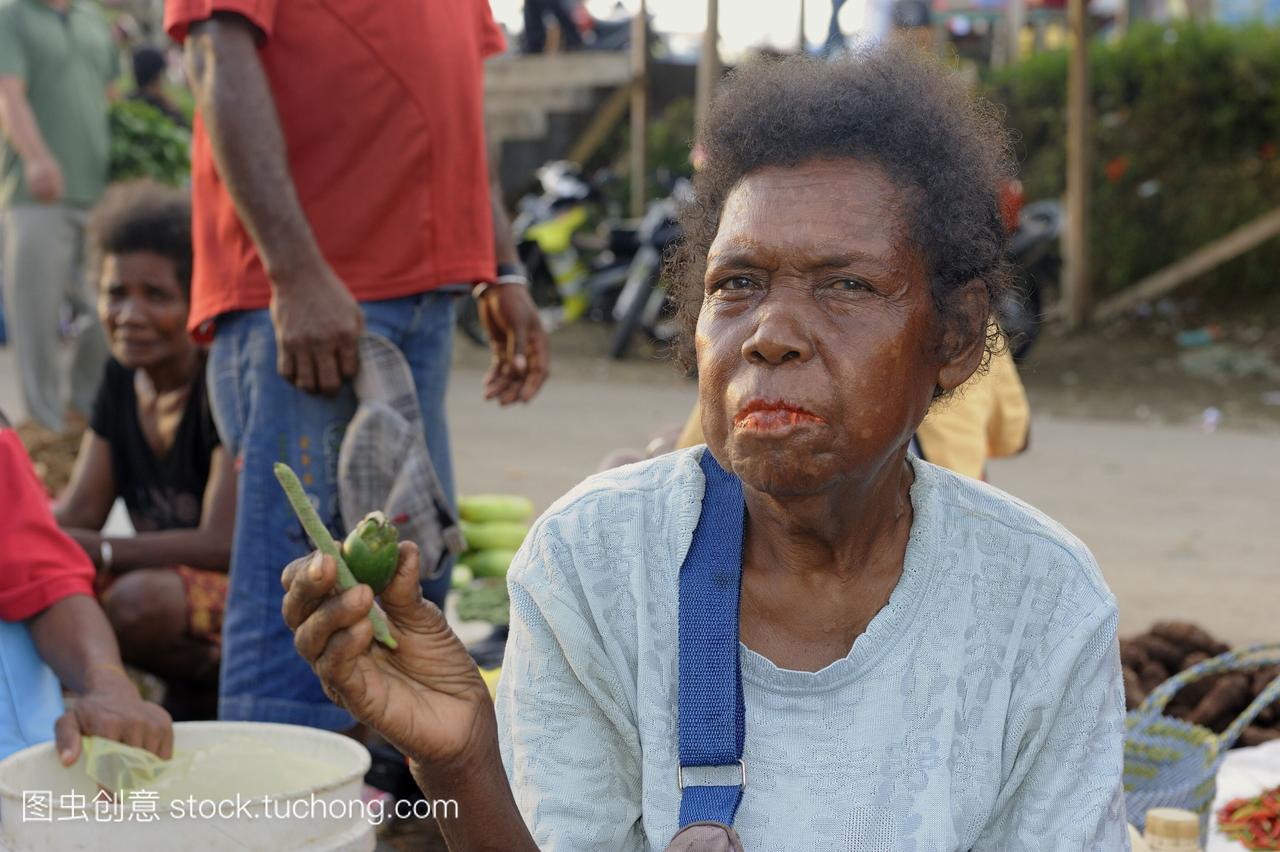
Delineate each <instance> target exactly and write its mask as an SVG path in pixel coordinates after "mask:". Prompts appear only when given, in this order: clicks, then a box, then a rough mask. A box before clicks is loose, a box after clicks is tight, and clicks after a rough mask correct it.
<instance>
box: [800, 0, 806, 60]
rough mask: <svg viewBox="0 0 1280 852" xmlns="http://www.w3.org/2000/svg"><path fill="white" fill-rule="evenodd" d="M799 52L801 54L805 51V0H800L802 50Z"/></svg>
mask: <svg viewBox="0 0 1280 852" xmlns="http://www.w3.org/2000/svg"><path fill="white" fill-rule="evenodd" d="M799 52H800V53H801V54H803V53H804V52H805V51H804V0H800V50H799Z"/></svg>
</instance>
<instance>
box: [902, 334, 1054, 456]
mask: <svg viewBox="0 0 1280 852" xmlns="http://www.w3.org/2000/svg"><path fill="white" fill-rule="evenodd" d="M1030 429H1031V407H1030V406H1029V405H1028V403H1027V394H1026V391H1024V390H1023V387H1022V380H1021V379H1019V378H1018V368H1017V367H1016V366H1015V365H1014V361H1013V355H1012V354H1011V353H1010V351H1009V349H1008V347H1007V346H1005V347H1004V348H1002V349H999V350H998V354H996V355H994V356H992V358H991V363H990V364H989V365H988V369H987V372H985V373H978V374H977V375H975V376H974V377H973V378H972V379H970V380H969V381H968V382H966V383H965V384H964V385H963V386H962V387H960V388H959V389H958V390H957V391H956V392H955V396H954V397H953V398H951V399H949V400H943V401H941V402H940V403H939V404H937V405H935V406H934V407H933V408H931V409H930V410H929V413H928V415H926V416H925V418H924V422H923V423H921V424H920V428H918V429H917V430H916V437H915V449H916V451H917V454H918V455H919V456H920V457H921V458H923V459H924V460H925V461H930V462H933V463H934V464H936V465H941V466H942V467H945V468H947V469H949V470H954V471H955V472H956V473H961V474H964V475H965V476H968V477H972V478H973V479H982V480H985V479H986V478H987V461H988V460H989V459H999V458H1006V457H1008V456H1015V455H1017V454H1019V453H1021V452H1022V451H1024V450H1025V449H1026V448H1027V440H1028V437H1029V434H1030Z"/></svg>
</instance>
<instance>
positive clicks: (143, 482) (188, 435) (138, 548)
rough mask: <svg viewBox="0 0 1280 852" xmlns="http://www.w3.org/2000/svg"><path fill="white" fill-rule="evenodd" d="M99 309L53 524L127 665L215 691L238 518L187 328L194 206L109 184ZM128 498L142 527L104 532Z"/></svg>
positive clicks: (165, 194) (158, 191)
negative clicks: (76, 445)
mask: <svg viewBox="0 0 1280 852" xmlns="http://www.w3.org/2000/svg"><path fill="white" fill-rule="evenodd" d="M90 238H91V245H92V247H93V249H94V251H95V253H96V256H97V260H98V264H99V266H98V269H99V271H100V274H101V278H100V284H99V294H98V315H99V317H100V318H101V320H102V324H103V326H104V328H105V330H106V333H107V339H108V341H109V343H110V346H111V356H112V357H111V359H110V360H109V361H108V362H107V366H106V369H105V371H104V374H103V378H102V385H101V387H100V388H99V389H98V396H97V399H96V400H95V401H94V406H93V413H92V416H91V418H90V429H89V431H88V432H86V433H85V436H84V441H83V443H82V444H81V446H80V454H79V456H78V457H77V459H76V466H75V470H74V471H73V473H72V476H71V482H70V484H69V485H68V486H67V490H66V491H65V492H64V493H63V495H62V497H61V498H60V499H59V501H58V504H57V507H56V509H55V515H56V517H57V519H58V523H59V524H61V525H62V527H63V528H64V529H65V530H66V531H67V532H68V533H69V534H70V535H71V536H72V538H74V539H75V540H76V541H77V542H78V543H79V544H80V546H81V547H83V548H84V550H85V552H86V553H88V554H89V557H90V558H91V559H92V560H93V562H94V564H95V566H96V567H97V570H98V589H99V594H100V595H101V597H102V603H103V607H104V608H105V609H106V612H107V616H108V618H109V619H110V621H111V625H112V626H113V627H114V628H115V631H116V635H117V637H118V638H119V641H120V648H121V652H122V655H123V657H124V659H125V662H127V663H129V664H131V665H134V666H137V667H138V668H141V669H144V670H146V671H149V672H152V673H153V674H156V675H158V676H160V677H162V678H164V679H165V680H166V681H167V682H168V686H169V694H168V698H167V700H166V703H167V704H168V705H169V709H170V712H172V713H174V715H175V716H179V717H181V716H192V715H207V714H208V713H209V712H210V711H211V709H212V708H206V709H205V710H204V712H192V711H191V710H190V709H188V708H185V707H183V706H182V704H181V702H182V701H183V699H184V698H187V697H192V696H199V697H201V698H205V699H209V698H211V697H213V696H214V695H216V688H217V678H218V664H219V661H220V658H221V652H220V635H221V630H222V611H223V606H224V604H225V601H226V591H227V573H226V572H227V570H228V565H229V563H230V555H231V535H232V528H233V523H234V519H235V476H234V472H233V470H232V461H231V459H230V458H228V456H227V453H226V452H225V451H224V450H223V449H222V447H221V446H219V442H218V433H217V430H216V429H215V428H214V423H213V418H212V415H211V413H210V408H209V402H208V394H207V393H206V390H205V379H204V366H205V353H204V351H203V350H201V349H200V348H199V347H198V346H197V345H196V344H195V343H194V342H193V341H192V339H191V338H190V336H189V335H188V334H187V329H186V324H187V310H188V308H189V298H190V285H191V208H190V204H189V202H188V201H187V199H186V196H185V195H184V194H183V193H181V192H179V191H177V190H173V189H169V188H167V187H163V186H160V185H158V184H154V183H149V182H138V183H131V184H123V185H120V186H116V187H113V188H112V189H111V190H110V191H109V192H108V194H107V196H106V198H105V199H104V200H103V202H102V204H101V205H100V206H99V207H98V209H97V210H96V211H94V214H93V217H92V220H91V222H90ZM116 498H123V499H124V503H125V506H126V507H127V508H128V511H129V518H130V520H131V521H132V523H133V527H134V529H135V530H136V535H133V536H130V537H127V538H115V537H108V536H105V535H103V533H102V527H103V525H104V524H105V523H106V521H107V516H108V515H109V514H110V512H111V507H112V506H113V505H114V503H115V501H116Z"/></svg>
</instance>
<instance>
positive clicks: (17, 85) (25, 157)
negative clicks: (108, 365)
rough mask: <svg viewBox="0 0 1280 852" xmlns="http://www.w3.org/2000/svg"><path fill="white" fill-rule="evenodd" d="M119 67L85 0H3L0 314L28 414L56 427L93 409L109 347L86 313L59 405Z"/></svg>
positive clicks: (100, 21) (102, 181)
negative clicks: (64, 322)
mask: <svg viewBox="0 0 1280 852" xmlns="http://www.w3.org/2000/svg"><path fill="white" fill-rule="evenodd" d="M118 73H119V57H118V55H117V53H116V47H115V45H114V43H113V42H112V39H111V31H110V29H109V28H108V26H107V22H106V20H105V19H104V18H103V17H102V15H101V13H99V11H98V10H97V8H96V7H95V6H94V5H93V4H92V3H90V2H88V0H0V128H2V129H3V134H0V210H2V211H3V214H4V225H3V229H2V230H3V233H4V238H5V245H4V255H3V257H4V260H3V264H4V271H3V276H0V277H3V280H4V301H5V315H6V318H7V325H8V331H9V336H10V337H11V338H12V340H13V346H14V349H15V350H16V353H17V358H18V370H19V374H20V376H21V383H22V391H23V396H24V398H25V400H26V405H27V410H28V413H29V415H30V417H31V419H33V420H35V421H36V422H38V423H40V424H41V425H43V426H45V427H46V428H48V429H52V430H54V431H58V432H60V431H62V430H63V429H64V428H65V426H66V414H67V412H68V410H70V411H71V412H74V413H79V414H81V415H83V413H84V412H87V411H88V410H89V407H90V405H91V404H92V401H93V393H94V390H95V385H96V382H97V379H98V376H99V375H100V373H101V371H102V364H103V361H104V360H105V358H106V345H105V342H104V341H103V339H102V333H101V331H100V329H99V328H98V325H97V323H91V324H89V327H87V328H86V329H85V330H84V331H82V332H81V333H80V334H79V335H78V337H77V339H76V345H75V353H74V357H73V360H72V367H71V376H70V388H69V395H68V397H69V398H68V399H67V400H66V404H64V397H63V393H62V390H63V389H62V381H61V377H60V376H59V370H58V364H59V363H60V362H59V359H58V341H59V336H58V317H59V311H60V309H61V307H62V304H63V302H64V301H66V300H69V301H70V302H71V303H72V304H73V305H78V306H81V307H83V308H85V311H84V312H85V313H88V314H90V315H92V311H91V310H89V307H90V306H91V305H92V304H93V300H92V299H91V298H89V297H88V294H87V292H86V281H85V278H84V275H83V273H82V267H83V262H82V261H83V255H84V249H83V246H84V225H85V220H86V217H87V216H88V210H89V208H90V207H92V206H93V204H94V203H95V202H97V200H98V198H99V197H100V196H101V195H102V192H103V189H104V188H105V185H106V182H107V162H108V155H109V150H110V144H109V138H108V127H107V106H108V103H109V100H110V98H111V97H112V94H113V93H112V91H111V88H112V81H113V80H114V79H115V78H116V76H117V75H118Z"/></svg>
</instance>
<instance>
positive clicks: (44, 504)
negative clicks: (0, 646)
mask: <svg viewBox="0 0 1280 852" xmlns="http://www.w3.org/2000/svg"><path fill="white" fill-rule="evenodd" d="M0 485H2V486H3V487H0V620H3V621H10V622H17V621H25V620H26V619H28V618H31V617H32V616H33V615H36V614H38V613H41V612H44V611H45V610H46V609H48V608H49V607H51V606H53V605H54V604H55V603H57V602H58V601H60V600H62V599H63V598H66V597H70V596H71V595H88V596H89V597H93V563H92V562H90V561H89V557H88V556H86V555H85V552H84V551H83V550H81V549H80V545H78V544H76V543H75V542H74V541H72V540H71V539H70V538H68V537H67V534H66V533H64V532H63V531H62V530H60V529H58V524H57V522H56V521H54V519H53V513H52V512H51V511H50V510H49V498H48V497H46V496H45V493H44V487H43V486H42V485H41V484H40V480H39V479H37V478H36V472H35V470H33V469H32V467H31V460H30V459H28V458H27V451H26V449H25V448H24V447H23V446H22V442H21V441H20V440H18V433H17V432H15V431H13V430H12V429H0Z"/></svg>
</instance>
